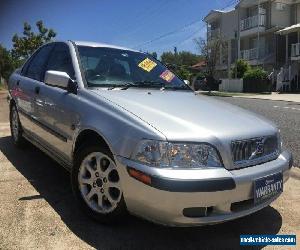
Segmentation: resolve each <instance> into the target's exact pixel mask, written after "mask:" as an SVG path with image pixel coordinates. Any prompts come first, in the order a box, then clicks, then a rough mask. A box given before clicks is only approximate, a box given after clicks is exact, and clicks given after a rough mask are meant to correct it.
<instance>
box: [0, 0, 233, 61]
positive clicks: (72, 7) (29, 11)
mask: <svg viewBox="0 0 300 250" xmlns="http://www.w3.org/2000/svg"><path fill="white" fill-rule="evenodd" d="M236 2H237V1H235V0H223V1H222V0H147V1H144V0H123V1H121V0H118V1H117V0H110V1H108V0H72V1H71V0H19V1H18V0H0V43H1V44H2V45H3V46H5V47H6V48H8V49H11V48H12V42H11V39H12V36H13V35H14V34H15V33H17V34H20V35H22V31H23V23H24V21H27V22H29V23H30V24H31V26H32V27H33V28H35V23H36V21H38V20H42V21H43V22H44V24H45V26H46V27H47V28H52V29H54V30H55V31H56V33H57V37H56V40H69V39H70V40H75V41H76V40H80V41H95V42H104V43H109V44H114V45H120V46H124V47H129V48H134V49H138V50H142V51H147V52H154V51H155V52H157V53H158V54H159V55H160V54H161V53H162V52H163V51H173V49H174V47H175V46H176V47H177V49H178V51H182V50H186V51H191V52H193V53H199V51H198V50H197V47H196V45H195V42H194V39H195V38H199V37H205V32H206V25H205V23H203V21H202V19H203V17H204V16H205V15H206V14H207V13H208V12H209V11H210V10H211V9H223V8H224V7H225V8H230V7H231V6H232V5H233V4H235V3H236Z"/></svg>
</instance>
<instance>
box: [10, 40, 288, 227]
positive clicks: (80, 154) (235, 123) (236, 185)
mask: <svg viewBox="0 0 300 250" xmlns="http://www.w3.org/2000/svg"><path fill="white" fill-rule="evenodd" d="M9 107H10V124H11V134H12V140H13V142H14V144H15V145H16V146H22V145H23V144H24V142H25V140H28V141H30V142H31V143H33V144H34V145H36V146H37V147H38V148H39V149H41V150H42V151H44V152H45V153H47V154H48V155H49V156H50V157H52V158H53V159H55V160H56V161H57V162H59V163H60V164H61V165H62V166H64V167H65V168H66V169H67V170H68V171H70V173H71V185H72V189H73V193H74V195H75V198H76V200H77V201H78V204H79V206H80V207H81V208H82V209H83V210H84V211H85V212H86V213H87V214H88V215H90V216H92V217H93V218H95V219H97V220H99V221H101V222H108V221H109V222H111V221H115V220H120V219H122V218H123V217H124V214H125V213H126V211H129V212H130V213H132V214H135V215H138V216H141V217H143V218H146V219H148V220H151V221H155V222H157V223H161V224H166V225H188V226H189V225H203V224H212V223H220V222H224V221H228V220H232V219H236V218H239V217H242V216H245V215H248V214H251V213H254V212H256V211H258V210H260V209H262V208H264V207H266V206H268V205H269V204H270V203H271V202H273V201H274V200H276V199H277V198H278V197H279V196H280V194H281V192H282V191H283V185H284V182H285V181H287V180H288V178H289V169H290V168H291V166H292V157H291V154H290V153H289V152H287V151H284V150H282V147H281V139H280V132H279V130H278V128H277V127H276V126H275V125H274V124H272V123H271V122H269V121H267V120H265V119H264V118H262V117H259V116H257V115H254V114H252V113H250V112H247V111H245V110H242V109H240V108H238V107H235V106H231V105H229V104H226V103H223V102H221V101H218V100H215V99H211V98H209V97H204V96H197V95H195V93H194V92H193V91H192V90H191V89H190V88H189V87H188V86H187V85H186V84H185V83H184V82H183V81H182V80H181V79H179V78H178V77H177V76H176V75H174V74H173V73H172V72H171V71H169V70H168V69H167V68H166V67H165V66H163V65H162V64H161V63H160V62H159V61H157V60H156V59H154V58H152V57H151V56H149V55H147V54H144V53H141V52H138V51H134V50H130V49H127V48H122V47H117V46H112V45H106V44H100V43H91V42H73V41H67V42H53V43H48V44H46V45H44V46H42V47H41V48H39V49H38V50H37V51H36V52H35V53H34V54H33V55H32V56H31V58H29V60H27V62H26V63H25V64H24V66H23V67H22V69H20V70H18V71H16V72H15V73H13V74H12V76H11V77H10V80H9Z"/></svg>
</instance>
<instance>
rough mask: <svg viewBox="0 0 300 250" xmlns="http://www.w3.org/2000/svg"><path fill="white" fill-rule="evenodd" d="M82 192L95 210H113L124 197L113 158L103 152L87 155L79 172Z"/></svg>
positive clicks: (102, 212) (105, 211) (102, 211)
mask: <svg viewBox="0 0 300 250" xmlns="http://www.w3.org/2000/svg"><path fill="white" fill-rule="evenodd" d="M78 183H79V190H80V193H81V195H82V197H83V199H84V201H85V202H86V204H87V205H88V206H89V207H90V208H91V209H92V210H94V211H96V212H98V213H101V214H107V213H110V212H112V211H113V210H114V209H115V208H116V207H117V205H118V203H119V202H120V200H121V197H122V191H121V185H120V178H119V174H118V171H117V167H116V165H115V163H114V161H113V160H111V159H110V158H109V157H108V156H107V155H105V154H103V153H101V152H94V153H91V154H89V155H87V156H86V157H85V158H84V160H83V161H82V163H81V165H80V168H79V172H78Z"/></svg>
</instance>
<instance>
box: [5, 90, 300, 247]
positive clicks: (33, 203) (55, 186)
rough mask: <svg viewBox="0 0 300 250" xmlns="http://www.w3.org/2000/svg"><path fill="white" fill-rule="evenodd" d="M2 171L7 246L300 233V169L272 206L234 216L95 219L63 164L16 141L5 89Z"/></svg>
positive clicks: (211, 240)
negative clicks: (162, 222) (197, 222)
mask: <svg viewBox="0 0 300 250" xmlns="http://www.w3.org/2000/svg"><path fill="white" fill-rule="evenodd" d="M0 169H1V174H0V249H30V248H33V249H35V248H39V249H92V248H97V249H239V248H240V247H239V235H240V234H297V236H298V242H299V238H300V225H299V221H300V184H299V183H300V169H293V171H292V176H291V178H290V180H289V182H288V183H287V185H285V187H284V193H283V195H282V196H281V197H280V198H279V199H278V200H277V201H276V202H274V204H272V206H269V207H267V208H265V209H263V210H262V211H260V212H258V213H255V214H253V215H250V216H248V217H245V218H242V219H238V220H235V221H232V222H228V223H224V224H220V225H214V226H206V227H198V228H168V227H163V226H159V225H154V224H152V223H149V222H146V221H144V220H141V219H138V218H135V217H132V216H128V217H127V218H126V221H125V222H124V224H119V225H112V226H107V225H102V224H99V223H96V222H94V221H92V220H90V219H89V218H87V217H86V216H85V215H84V214H83V213H82V212H81V211H80V210H79V209H78V208H77V206H76V204H75V201H74V199H73V196H72V193H71V188H70V184H69V174H68V173H67V172H66V171H65V170H64V169H63V168H62V167H60V166H59V165H58V164H57V163H55V162H54V161H52V160H51V159H50V158H49V157H47V156H46V155H45V154H43V153H42V152H41V151H39V150H38V149H36V148H34V147H33V146H31V145H30V144H28V146H27V148H26V149H24V150H19V149H16V148H15V147H14V146H13V145H12V143H11V140H10V132H9V126H8V110H7V105H6V103H5V96H4V95H0ZM298 244H299V243H298ZM260 248H261V247H260ZM284 249H287V248H286V247H285V248H284ZM294 249H295V248H294Z"/></svg>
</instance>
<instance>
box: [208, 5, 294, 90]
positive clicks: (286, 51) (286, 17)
mask: <svg viewBox="0 0 300 250" xmlns="http://www.w3.org/2000/svg"><path fill="white" fill-rule="evenodd" d="M204 21H205V22H206V23H207V39H208V42H209V41H210V40H211V39H214V38H216V37H221V39H224V40H226V41H227V42H228V46H227V47H226V48H224V49H221V51H220V60H218V63H217V66H216V69H217V70H218V76H217V77H228V76H229V75H230V74H229V72H230V68H231V67H232V66H233V64H234V62H235V61H236V60H237V59H244V60H246V61H248V62H249V64H250V65H253V66H261V67H263V68H264V69H265V70H267V71H268V72H274V75H275V76H276V78H277V85H276V89H283V88H284V89H289V90H295V91H296V90H298V91H299V90H300V0H241V1H239V3H238V4H237V5H236V6H235V8H234V9H232V10H229V11H218V10H212V11H210V13H208V15H207V16H206V17H205V18H204Z"/></svg>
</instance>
